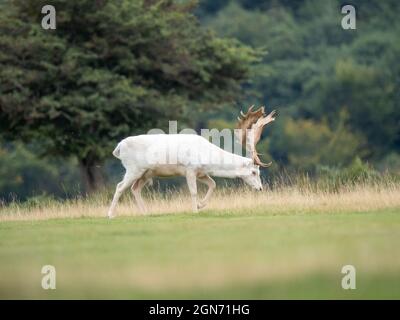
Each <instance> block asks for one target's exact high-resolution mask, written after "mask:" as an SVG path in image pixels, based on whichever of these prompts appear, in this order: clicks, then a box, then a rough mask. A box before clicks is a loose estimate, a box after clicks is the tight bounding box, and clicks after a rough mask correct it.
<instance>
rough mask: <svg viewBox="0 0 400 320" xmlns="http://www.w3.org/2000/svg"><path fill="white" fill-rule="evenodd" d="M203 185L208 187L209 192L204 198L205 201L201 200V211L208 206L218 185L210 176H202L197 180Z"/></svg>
mask: <svg viewBox="0 0 400 320" xmlns="http://www.w3.org/2000/svg"><path fill="white" fill-rule="evenodd" d="M197 179H198V180H199V181H200V182H201V183H204V184H205V185H207V186H208V190H207V193H206V195H205V196H204V199H203V200H201V201H200V202H199V203H198V205H197V207H198V208H199V209H201V208H204V207H205V206H206V205H207V202H208V200H209V199H210V197H211V195H212V193H213V191H214V189H215V187H216V183H215V181H214V180H213V179H212V178H211V177H210V176H209V175H204V176H200V177H198V178H197Z"/></svg>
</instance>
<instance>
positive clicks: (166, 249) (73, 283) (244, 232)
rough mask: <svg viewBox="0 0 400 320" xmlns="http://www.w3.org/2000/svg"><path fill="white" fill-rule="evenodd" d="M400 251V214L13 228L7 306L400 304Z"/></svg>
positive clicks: (177, 218)
mask: <svg viewBox="0 0 400 320" xmlns="http://www.w3.org/2000/svg"><path fill="white" fill-rule="evenodd" d="M399 243H400V214H399V210H398V209H383V210H380V211H371V212H364V213H352V212H348V213H335V214H330V213H329V212H323V213H312V214H296V213H290V214H277V215H273V214H271V213H268V210H265V209H260V210H258V211H257V212H253V213H252V215H249V214H248V213H247V214H243V213H241V211H239V210H236V211H235V210H233V211H229V210H225V211H220V212H218V213H216V212H211V211H205V212H202V213H200V214H199V215H194V214H176V215H161V216H148V217H121V218H117V219H114V220H111V221H109V220H107V219H104V218H77V219H53V220H42V221H31V222H30V221H6V222H1V223H0V298H256V299H257V298H400V253H399V249H398V244H399ZM45 264H52V265H54V266H55V267H56V269H57V289H56V290H53V291H51V290H49V291H45V290H42V289H41V287H40V283H41V277H42V275H41V273H40V271H41V267H42V265H45ZM346 264H352V265H354V266H355V267H356V269H357V289H356V290H347V291H345V290H342V289H341V285H340V283H341V277H342V276H343V275H342V274H341V268H342V266H343V265H346Z"/></svg>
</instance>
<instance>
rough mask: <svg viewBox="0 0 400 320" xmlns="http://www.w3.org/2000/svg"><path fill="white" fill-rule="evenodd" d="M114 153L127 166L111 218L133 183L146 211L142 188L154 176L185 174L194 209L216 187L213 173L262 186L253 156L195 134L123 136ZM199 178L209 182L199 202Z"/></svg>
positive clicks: (208, 196)
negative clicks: (231, 150)
mask: <svg viewBox="0 0 400 320" xmlns="http://www.w3.org/2000/svg"><path fill="white" fill-rule="evenodd" d="M113 155H114V156H115V157H117V158H118V159H120V160H121V162H122V164H123V166H124V167H125V169H126V173H125V176H124V179H123V180H122V181H121V182H120V183H118V185H117V188H116V191H115V194H114V198H113V201H112V203H111V206H110V209H109V211H108V217H110V218H112V217H113V214H114V210H115V207H116V205H117V202H118V200H119V198H120V196H121V194H122V193H123V192H124V191H125V190H126V189H127V188H129V187H131V189H132V192H133V195H134V197H135V199H136V203H137V205H138V207H139V209H140V211H141V212H144V211H145V206H144V202H143V199H142V197H141V189H142V188H143V187H144V186H145V185H146V184H148V183H150V182H152V177H155V176H159V177H168V176H185V177H186V180H187V184H188V187H189V191H190V194H191V197H192V205H193V211H194V212H197V211H198V209H200V208H203V207H204V206H205V205H206V202H207V201H208V199H209V198H210V196H211V194H212V192H213V190H214V189H215V182H214V180H213V179H212V178H211V177H210V176H216V177H224V178H236V177H239V178H242V179H243V180H244V181H245V182H246V183H247V184H249V185H250V186H251V187H253V188H254V189H257V190H262V184H261V180H260V170H259V167H258V166H256V165H254V163H253V160H252V159H249V158H246V157H242V156H239V155H236V154H233V153H230V152H227V151H225V150H223V149H221V148H219V147H217V146H216V145H214V144H212V143H210V142H209V141H208V140H207V139H205V138H203V137H201V136H198V135H194V134H171V135H169V134H156V135H139V136H133V137H128V138H126V139H124V140H122V141H121V142H120V143H119V144H118V145H117V147H116V148H115V150H114V151H113ZM196 180H199V181H200V182H202V183H204V184H206V185H207V186H208V191H207V194H206V196H205V197H204V199H203V200H201V201H200V202H199V203H198V202H197V183H196Z"/></svg>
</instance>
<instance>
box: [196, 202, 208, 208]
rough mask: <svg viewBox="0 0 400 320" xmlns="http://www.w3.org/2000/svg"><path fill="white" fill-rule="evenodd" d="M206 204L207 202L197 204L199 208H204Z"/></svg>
mask: <svg viewBox="0 0 400 320" xmlns="http://www.w3.org/2000/svg"><path fill="white" fill-rule="evenodd" d="M205 206H206V204H205V203H201V202H200V203H198V204H197V209H203V208H204V207H205Z"/></svg>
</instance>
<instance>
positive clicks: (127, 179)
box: [107, 171, 143, 218]
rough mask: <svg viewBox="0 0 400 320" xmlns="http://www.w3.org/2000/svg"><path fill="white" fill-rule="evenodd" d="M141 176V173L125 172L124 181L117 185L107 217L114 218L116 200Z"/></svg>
mask: <svg viewBox="0 0 400 320" xmlns="http://www.w3.org/2000/svg"><path fill="white" fill-rule="evenodd" d="M142 175H143V171H140V172H132V171H127V172H126V173H125V176H124V179H123V180H122V181H121V182H120V183H118V184H117V187H116V190H115V193H114V197H113V200H112V202H111V205H110V208H109V209H108V214H107V215H108V217H109V218H113V217H114V211H115V207H116V206H117V203H118V200H119V198H120V197H121V195H122V193H123V192H124V191H125V190H126V189H128V188H129V187H130V186H131V185H132V183H134V182H135V181H136V180H137V179H139V178H140V177H141V176H142Z"/></svg>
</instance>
